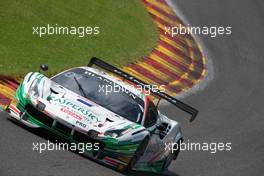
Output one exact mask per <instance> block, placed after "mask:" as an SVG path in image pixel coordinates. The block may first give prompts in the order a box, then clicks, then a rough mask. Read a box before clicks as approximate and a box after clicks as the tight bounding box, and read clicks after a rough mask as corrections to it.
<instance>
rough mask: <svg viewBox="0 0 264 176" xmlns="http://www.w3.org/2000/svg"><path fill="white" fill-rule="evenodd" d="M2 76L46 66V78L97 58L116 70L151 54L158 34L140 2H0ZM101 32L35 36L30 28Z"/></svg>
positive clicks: (30, 0)
mask: <svg viewBox="0 0 264 176" xmlns="http://www.w3.org/2000/svg"><path fill="white" fill-rule="evenodd" d="M0 2H1V5H0V19H1V20H0V26H1V27H0V36H1V40H0V74H4V75H23V74H25V73H27V72H29V71H37V70H38V69H39V65H40V64H41V63H46V64H48V65H49V72H48V74H49V75H52V74H55V73H57V72H59V71H62V70H64V69H66V68H70V67H73V66H82V65H86V64H87V63H88V60H89V58H91V57H92V56H97V57H99V58H104V59H105V60H106V61H108V62H110V63H111V64H114V65H116V66H120V65H124V64H127V63H130V62H133V61H135V60H137V59H140V58H142V57H143V56H145V55H147V54H149V52H150V51H151V50H152V48H153V47H154V46H155V45H156V43H157V39H158V33H157V30H156V28H155V26H154V24H153V22H152V20H151V18H150V16H149V15H148V14H147V12H146V10H145V8H144V6H143V4H142V3H141V2H140V1H138V0H111V1H110V0H71V1H63V0H55V1H52V0H8V1H6V0H0ZM47 24H50V25H55V24H58V26H77V27H78V26H99V27H100V34H99V35H93V36H86V37H83V38H79V37H77V36H73V35H49V36H43V37H41V38H40V37H38V36H37V35H33V34H32V32H33V29H32V27H33V26H43V25H44V26H46V25H47Z"/></svg>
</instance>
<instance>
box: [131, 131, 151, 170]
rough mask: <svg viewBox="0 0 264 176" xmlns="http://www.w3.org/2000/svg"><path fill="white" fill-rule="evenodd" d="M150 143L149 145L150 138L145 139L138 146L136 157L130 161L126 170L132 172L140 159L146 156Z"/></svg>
mask: <svg viewBox="0 0 264 176" xmlns="http://www.w3.org/2000/svg"><path fill="white" fill-rule="evenodd" d="M148 143H149V136H147V137H145V138H144V139H143V141H142V142H141V144H140V145H139V146H138V148H137V150H136V152H135V154H134V156H133V157H132V158H131V159H130V161H129V163H128V165H127V167H126V170H127V171H128V172H130V171H132V169H133V167H134V166H135V165H136V163H137V161H138V160H139V159H140V157H141V156H142V155H143V154H144V152H145V150H146V148H147V146H148Z"/></svg>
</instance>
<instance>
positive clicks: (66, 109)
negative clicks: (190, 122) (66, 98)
mask: <svg viewBox="0 0 264 176" xmlns="http://www.w3.org/2000/svg"><path fill="white" fill-rule="evenodd" d="M60 110H61V111H62V112H64V113H66V114H68V115H69V116H71V117H73V118H75V119H77V120H82V117H81V116H80V115H78V114H77V113H75V112H72V111H70V110H69V109H68V108H64V107H62V108H61V109H60Z"/></svg>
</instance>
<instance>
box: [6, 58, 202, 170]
mask: <svg viewBox="0 0 264 176" xmlns="http://www.w3.org/2000/svg"><path fill="white" fill-rule="evenodd" d="M92 65H96V66H97V67H100V68H102V69H104V70H106V71H107V72H103V71H101V70H99V69H96V68H92ZM41 68H42V70H43V71H45V70H47V69H48V68H47V66H45V65H42V67H41ZM135 85H137V86H143V87H148V88H149V91H150V92H151V96H152V97H153V96H154V97H156V98H158V99H159V100H160V99H165V100H167V101H169V102H170V103H172V104H173V105H176V107H178V108H180V109H182V110H184V111H185V112H187V113H189V114H191V120H190V121H193V120H194V118H195V117H196V115H197V113H198V111H197V110H196V109H194V108H192V107H190V106H189V105H186V104H184V103H183V102H181V101H179V100H177V99H175V98H173V97H171V96H169V95H167V94H165V93H163V92H161V91H159V90H156V91H153V90H152V89H151V87H150V86H147V84H146V83H144V82H142V81H140V80H139V79H137V78H135V77H133V76H131V75H129V74H128V73H125V72H123V71H122V70H120V69H118V68H116V67H114V66H112V65H110V64H108V63H106V62H104V61H102V60H100V59H97V58H92V59H91V61H90V63H89V64H88V67H77V68H72V69H69V70H66V71H64V72H62V73H59V74H57V75H55V76H54V77H52V78H51V79H49V78H47V77H46V76H44V75H43V74H41V73H39V72H30V73H28V74H27V75H26V76H25V78H24V79H23V81H22V82H21V84H20V86H19V87H18V89H17V91H16V94H15V97H14V99H13V100H12V102H11V103H10V105H9V106H8V108H7V111H8V112H9V113H10V115H11V116H12V117H13V118H14V119H15V120H18V121H20V122H21V123H23V124H25V125H27V126H29V127H31V128H44V129H46V130H49V131H51V132H52V133H54V134H55V135H58V136H60V137H62V138H64V139H66V140H68V141H69V142H74V143H86V144H87V143H90V144H91V145H92V146H93V148H92V150H86V151H85V155H87V156H89V157H91V158H93V159H96V160H97V161H99V162H102V163H105V164H107V165H110V166H113V167H115V168H117V169H120V170H124V169H126V170H137V171H151V172H162V171H163V170H165V169H167V168H168V166H169V165H170V163H171V161H172V160H173V159H176V158H177V155H178V153H179V149H175V148H173V147H167V146H173V145H171V144H177V143H179V142H180V141H181V140H182V138H183V136H182V132H181V129H180V124H179V123H178V122H176V121H174V120H171V119H169V118H167V117H166V116H165V115H163V114H162V113H161V112H160V111H159V110H157V106H158V103H159V101H158V103H157V104H156V105H155V104H154V103H153V101H152V100H151V98H150V96H148V95H146V93H145V92H144V91H140V90H138V89H135ZM109 86H110V87H109ZM113 87H115V88H118V91H114V89H112V88H113ZM110 88H111V91H109V89H110Z"/></svg>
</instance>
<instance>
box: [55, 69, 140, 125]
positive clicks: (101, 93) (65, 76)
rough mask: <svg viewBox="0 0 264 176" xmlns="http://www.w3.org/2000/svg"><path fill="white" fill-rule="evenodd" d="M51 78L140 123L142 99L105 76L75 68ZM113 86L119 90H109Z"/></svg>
mask: <svg viewBox="0 0 264 176" xmlns="http://www.w3.org/2000/svg"><path fill="white" fill-rule="evenodd" d="M52 80H53V81H54V82H56V83H58V84H60V85H62V86H63V87H65V88H67V89H69V90H71V91H73V92H75V93H77V94H79V95H81V96H83V97H86V98H88V99H89V100H92V101H93V102H95V103H97V104H99V105H101V106H102V107H104V108H107V109H108V110H110V111H112V112H114V113H116V114H118V115H120V116H122V117H124V118H126V119H128V120H130V121H132V122H135V123H141V120H142V118H143V112H144V101H143V100H142V99H140V98H139V97H138V96H136V95H135V94H133V93H132V92H130V91H128V90H127V89H124V87H121V86H120V85H119V84H116V83H114V82H112V81H110V80H108V79H106V78H105V77H102V76H100V75H97V74H95V73H93V72H90V71H87V70H85V69H82V68H75V69H72V70H69V71H67V72H64V73H62V74H59V75H57V76H55V77H53V78H52ZM114 86H115V87H116V88H118V87H119V88H120V89H116V90H119V91H111V90H113V89H114ZM110 89H111V90H110ZM109 90H110V91H109ZM120 90H121V91H120Z"/></svg>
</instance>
